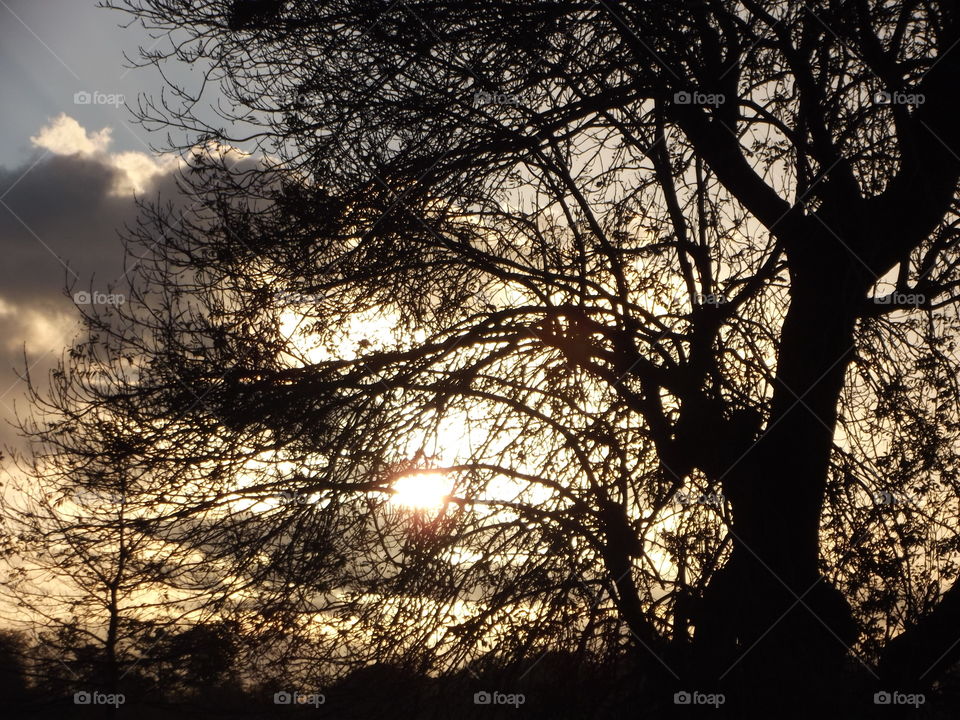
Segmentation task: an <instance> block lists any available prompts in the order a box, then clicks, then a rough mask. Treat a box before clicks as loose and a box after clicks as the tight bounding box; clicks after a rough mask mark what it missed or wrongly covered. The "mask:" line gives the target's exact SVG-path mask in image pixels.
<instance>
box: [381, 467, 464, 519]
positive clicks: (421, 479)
mask: <svg viewBox="0 0 960 720" xmlns="http://www.w3.org/2000/svg"><path fill="white" fill-rule="evenodd" d="M451 489H452V488H451V486H450V480H449V478H447V477H446V476H445V475H444V474H443V473H440V472H424V473H416V474H415V475H404V476H402V477H399V478H397V479H396V480H395V481H394V483H393V497H392V498H391V499H390V502H391V503H393V504H395V505H400V506H402V507H406V508H412V509H417V510H439V509H440V508H442V507H443V506H444V505H445V504H446V503H447V501H448V499H449V496H450V491H451Z"/></svg>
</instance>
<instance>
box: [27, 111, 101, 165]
mask: <svg viewBox="0 0 960 720" xmlns="http://www.w3.org/2000/svg"><path fill="white" fill-rule="evenodd" d="M112 132H113V131H112V130H111V129H110V128H103V130H100V131H98V132H95V133H92V134H88V133H87V131H86V130H85V129H84V128H83V126H81V125H80V123H78V122H77V121H76V120H74V119H73V118H72V117H70V116H69V115H66V114H65V113H60V115H58V116H57V117H55V118H54V119H53V121H52V122H50V124H48V125H45V126H44V127H43V128H41V129H40V133H39V134H38V135H36V136H35V137H32V138H30V142H31V143H33V144H34V146H36V147H39V148H43V149H44V150H49V151H50V152H52V153H53V154H54V155H76V154H80V155H97V154H99V153H104V152H106V151H107V148H108V147H109V146H110V142H111V141H112V138H111V137H110V136H111V134H112Z"/></svg>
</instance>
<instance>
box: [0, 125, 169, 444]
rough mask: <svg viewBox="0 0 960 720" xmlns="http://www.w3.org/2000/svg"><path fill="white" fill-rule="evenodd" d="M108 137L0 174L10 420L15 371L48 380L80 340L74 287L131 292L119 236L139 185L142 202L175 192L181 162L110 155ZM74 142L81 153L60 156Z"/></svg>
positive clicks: (0, 282)
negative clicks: (26, 371) (70, 289)
mask: <svg viewBox="0 0 960 720" xmlns="http://www.w3.org/2000/svg"><path fill="white" fill-rule="evenodd" d="M61 120H62V118H61ZM70 122H72V121H70ZM77 127H79V126H77ZM80 133H81V135H80V136H79V141H82V140H84V139H85V137H86V136H85V134H83V131H82V130H81V131H80ZM108 137H109V134H106V140H105V142H100V143H99V145H96V146H95V147H90V146H89V144H87V145H84V143H83V142H79V141H78V137H77V136H76V133H74V136H73V137H72V139H71V138H68V141H67V142H65V143H64V142H61V143H60V145H59V146H56V147H55V150H56V151H57V152H56V153H54V152H50V151H49V150H46V149H43V148H38V150H37V153H36V155H35V156H34V157H33V158H31V159H30V160H29V161H28V162H25V163H24V164H23V165H22V166H20V167H13V168H5V167H0V202H2V204H0V417H5V418H8V419H9V418H10V416H11V408H12V407H13V401H14V399H16V398H20V400H19V402H18V403H17V405H18V406H19V407H22V406H23V401H22V398H23V395H24V389H25V388H24V387H23V385H22V383H20V382H19V381H18V379H17V376H16V370H19V371H21V372H22V370H23V369H24V362H26V363H27V365H33V367H32V369H31V374H32V375H33V376H35V377H40V378H42V377H45V376H46V374H47V372H48V371H49V369H50V368H51V367H52V366H53V364H54V363H55V361H56V359H57V358H58V357H59V355H60V353H61V352H62V350H63V348H64V347H65V345H66V344H67V343H68V342H70V340H71V339H72V338H73V337H75V336H76V333H77V331H78V325H77V323H78V320H79V314H78V312H77V310H76V308H75V307H74V305H73V301H72V299H71V298H68V297H67V292H66V289H67V287H68V286H73V290H74V291H78V290H88V289H91V288H92V289H94V290H95V291H100V292H103V293H107V292H108V291H109V290H110V288H111V286H116V285H122V284H123V279H124V278H123V272H124V263H123V246H122V242H121V239H120V235H119V232H118V231H119V230H120V229H121V228H123V227H124V226H125V225H130V224H132V223H133V222H134V220H135V218H136V215H137V212H138V210H137V205H136V203H135V201H134V197H133V195H132V187H134V186H138V189H139V190H141V191H142V195H143V196H144V197H155V196H156V195H157V193H158V192H159V191H160V190H161V189H164V190H166V191H167V192H169V191H170V189H172V188H173V187H174V180H173V178H174V175H175V172H176V165H175V164H174V163H170V162H168V163H166V164H163V163H161V162H160V161H158V160H156V159H155V158H151V157H149V156H147V155H146V154H142V153H122V154H116V155H111V154H110V153H108V152H107V151H106V144H107V143H108V142H109V139H108ZM101 140H103V138H101ZM70 142H74V144H77V145H79V146H82V151H81V152H76V153H73V154H57V153H64V152H65V151H67V150H69V149H70V147H69V146H70ZM117 292H123V290H122V289H121V288H117ZM24 347H25V348H26V351H27V356H26V361H25V359H24V355H23V350H24ZM0 428H2V429H0V442H6V443H9V442H10V441H11V440H13V439H14V435H13V431H12V428H9V427H7V424H6V423H3V424H2V426H0Z"/></svg>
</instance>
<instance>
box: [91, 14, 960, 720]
mask: <svg viewBox="0 0 960 720" xmlns="http://www.w3.org/2000/svg"><path fill="white" fill-rule="evenodd" d="M113 4H115V5H120V6H123V7H124V8H125V9H126V10H128V11H129V12H131V13H133V14H134V15H135V16H136V17H137V18H139V19H140V20H141V21H142V22H143V23H144V24H146V25H147V26H148V27H151V28H153V29H154V30H158V31H170V32H171V33H172V34H171V39H175V42H172V43H171V44H170V46H169V49H167V50H163V49H162V48H161V49H155V50H153V51H151V52H149V53H147V54H146V56H145V59H146V61H147V62H148V63H155V64H157V65H161V64H162V63H163V62H165V61H166V60H170V59H172V60H182V61H189V62H193V63H200V66H203V67H204V68H205V77H206V78H207V79H212V80H216V81H218V82H217V83H216V85H217V86H218V87H219V92H220V93H222V96H221V100H222V101H221V102H220V103H219V104H220V109H221V111H222V112H223V113H224V114H225V115H226V118H227V120H228V121H229V125H228V126H227V127H225V128H221V127H213V126H211V125H209V124H208V123H206V122H204V119H203V113H201V112H200V111H195V108H198V107H200V106H201V105H202V103H201V102H200V99H198V98H197V97H195V95H194V94H193V93H191V92H190V91H189V90H187V89H185V88H180V89H175V90H176V91H175V93H174V98H179V99H180V100H182V101H183V102H182V103H177V102H174V103H169V104H163V103H161V104H155V103H152V102H149V101H146V102H145V103H144V104H143V107H142V114H143V118H142V119H143V121H144V122H147V123H150V122H154V123H157V124H159V125H160V126H163V127H166V128H168V129H182V130H186V131H188V134H189V135H190V142H191V143H196V144H195V145H192V147H193V148H194V150H193V155H192V156H193V159H194V161H195V165H194V170H193V172H192V174H191V179H192V180H191V181H192V183H193V185H192V191H193V194H194V197H195V199H196V204H195V205H194V207H193V208H192V209H191V212H190V213H188V214H187V216H186V217H184V218H178V219H177V221H176V222H173V221H172V220H171V218H169V217H168V215H167V214H165V213H164V211H163V207H162V206H156V207H154V208H153V209H152V210H149V211H148V212H147V213H146V215H145V218H144V223H143V225H142V226H140V227H139V228H137V229H135V231H134V233H133V235H134V237H133V241H134V243H141V244H142V247H141V248H140V249H141V251H143V250H146V249H149V248H153V254H152V255H151V256H150V257H149V258H148V259H146V260H144V265H143V267H142V269H141V271H140V274H139V280H138V282H139V283H140V288H141V289H140V295H139V297H140V299H141V301H140V302H139V303H133V304H132V305H131V306H130V307H126V308H121V309H119V311H118V317H112V318H109V319H101V318H96V317H92V318H90V322H91V326H92V327H93V328H95V329H96V330H97V331H98V333H99V334H98V339H99V340H100V342H101V343H103V344H106V345H107V346H108V347H110V348H111V351H110V352H111V356H112V357H114V358H121V359H122V358H123V357H125V356H130V357H133V358H135V359H134V360H131V362H135V363H137V366H138V369H139V372H138V373H137V377H136V380H129V379H126V378H124V377H122V376H121V374H120V373H116V374H115V380H116V382H115V383H114V384H113V385H111V386H110V387H109V388H106V389H103V388H96V387H88V388H87V390H88V391H89V392H88V393H87V395H86V396H85V397H84V400H85V402H87V403H92V404H95V405H96V404H104V405H111V404H114V405H116V404H122V405H123V407H124V411H125V412H127V413H129V417H130V419H131V421H130V425H129V427H135V428H139V429H140V430H139V432H140V433H146V434H148V435H149V436H150V437H157V438H161V439H160V440H158V441H157V447H158V448H159V449H158V450H157V451H156V452H155V453H154V461H155V462H156V463H157V464H158V465H161V464H162V465H167V466H170V467H181V468H193V469H194V470H196V469H197V468H200V467H205V468H210V467H213V468H216V469H217V474H216V475H211V474H210V473H207V474H206V478H207V482H206V484H205V485H204V487H205V488H206V489H207V491H208V492H209V493H211V494H213V495H215V496H223V494H224V493H226V494H229V493H233V492H240V493H241V494H244V493H247V494H248V495H249V496H250V497H251V498H253V499H254V500H257V501H259V499H260V498H263V497H270V496H271V493H272V496H273V497H276V495H277V493H279V492H293V493H295V494H296V497H300V498H308V500H307V501H306V502H302V503H299V504H297V503H287V504H282V503H281V504H280V505H271V506H269V507H268V510H269V512H266V513H265V514H263V515H261V516H259V517H258V519H257V520H256V521H251V522H250V523H248V526H257V527H260V528H261V530H262V538H261V540H262V541H263V542H264V543H266V545H267V546H268V547H269V546H270V543H271V542H272V541H273V540H274V539H276V538H277V537H278V535H277V534H276V533H280V534H281V535H283V536H284V537H285V538H286V539H289V538H290V537H296V539H297V542H298V543H303V544H304V547H306V548H308V549H309V548H313V547H315V548H316V552H307V553H306V554H305V555H303V556H298V559H297V560H296V561H294V559H293V558H291V556H290V555H288V554H285V553H283V552H279V553H275V554H268V556H269V559H266V558H262V557H261V559H262V560H263V561H264V563H265V564H264V566H263V567H264V572H263V573H261V574H260V575H257V577H259V578H260V579H261V580H262V582H259V583H257V584H256V585H257V587H258V588H259V589H260V591H261V592H263V593H264V595H263V596H262V598H261V600H260V601H261V602H266V598H267V597H271V598H274V599H279V596H278V594H277V593H276V590H277V588H279V587H283V588H284V589H285V591H287V592H286V594H281V595H282V598H283V599H284V602H283V603H280V602H279V601H278V602H277V603H275V604H271V605H270V607H271V608H274V607H276V608H280V607H283V608H284V609H285V610H286V611H287V612H288V616H287V620H289V621H291V622H297V621H298V620H295V619H296V618H299V622H301V623H302V620H303V618H304V617H307V618H314V622H315V618H316V613H324V615H323V617H324V618H326V622H328V624H329V627H333V628H335V629H336V631H337V634H338V642H342V639H343V635H346V634H347V628H349V629H350V631H351V632H354V633H355V634H356V635H357V636H359V637H361V638H362V640H363V642H359V641H358V642H357V643H356V644H354V645H350V646H349V650H350V653H351V654H350V656H349V659H350V660H352V661H354V662H358V663H362V662H363V661H364V660H365V657H366V656H365V655H364V653H373V655H374V656H375V657H378V658H381V659H383V660H384V661H389V660H390V659H391V658H393V657H394V656H402V657H403V658H405V660H406V661H407V662H412V663H413V664H415V665H417V669H423V668H425V667H450V666H456V665H458V664H460V665H462V664H463V663H466V662H468V661H469V660H470V659H471V658H472V657H476V656H477V654H478V653H479V652H481V646H482V645H483V644H484V643H490V642H498V643H500V645H501V649H502V650H503V651H505V652H507V653H508V654H512V655H514V656H515V657H528V656H532V657H535V656H536V654H537V653H538V652H542V651H544V650H546V649H549V648H551V647H557V646H566V647H571V646H572V647H577V648H580V649H582V650H583V651H584V652H591V653H599V654H602V653H604V652H613V653H617V652H621V651H623V649H624V648H625V647H627V646H632V647H633V648H634V650H635V652H636V653H637V654H638V656H639V657H643V658H644V659H645V670H644V674H645V675H646V676H647V677H648V678H652V679H653V680H654V681H655V682H654V686H655V687H658V688H660V689H662V690H663V691H667V690H669V691H673V690H675V689H678V688H684V687H685V688H688V689H692V688H693V687H696V688H698V689H700V690H703V691H713V690H715V689H718V688H719V689H722V690H723V691H724V692H726V693H727V695H728V698H729V704H728V705H727V707H728V708H729V709H730V711H731V712H734V713H736V716H737V717H748V716H754V715H756V716H760V715H766V714H767V713H769V712H770V711H771V709H772V708H775V707H778V706H779V705H780V704H781V703H782V702H783V698H785V697H786V698H790V701H789V704H790V707H789V708H788V709H786V710H780V714H782V715H784V716H785V717H794V716H795V717H807V716H809V714H810V713H812V712H815V711H817V710H823V709H824V707H825V706H829V707H831V708H832V709H836V707H837V703H841V702H847V701H849V702H850V703H866V704H869V703H870V701H871V698H870V697H868V696H867V693H868V691H867V690H864V691H863V694H859V693H860V690H857V691H854V690H852V689H850V685H849V684H848V685H847V686H846V687H847V689H846V691H845V690H844V687H843V686H841V685H840V684H839V683H838V678H840V677H844V676H843V675H842V673H840V669H841V668H842V667H843V665H844V663H845V661H847V660H848V659H849V657H850V652H851V651H850V648H851V647H854V646H855V645H856V644H857V643H858V638H859V636H860V635H861V634H864V640H863V641H862V642H860V644H859V645H857V649H861V650H865V651H867V652H869V653H872V655H873V657H872V658H868V659H867V660H866V661H865V662H866V663H867V666H868V667H867V670H869V671H870V672H873V673H876V672H877V671H875V670H874V669H873V668H872V667H870V661H871V659H872V660H878V661H880V665H879V668H880V670H879V675H878V677H877V685H876V688H879V689H885V690H915V691H921V690H929V688H930V687H931V686H932V684H933V683H934V682H935V681H936V679H937V677H939V676H940V675H941V674H942V673H943V672H944V671H945V670H946V669H947V668H948V667H949V666H950V665H951V664H952V663H953V662H954V661H955V660H956V659H957V658H958V656H960V643H957V642H956V637H955V633H952V632H945V629H946V628H948V627H952V626H955V624H956V619H957V617H958V615H960V604H958V602H957V598H958V597H960V595H958V591H957V590H955V589H952V586H951V584H952V583H953V582H954V581H955V579H956V575H957V570H956V563H955V558H954V556H955V553H956V549H957V548H956V545H957V539H956V528H957V518H956V512H955V511H954V510H953V505H952V504H951V503H952V501H953V500H955V498H956V496H957V490H958V487H957V477H956V456H955V446H956V439H957V438H956V435H957V431H958V424H957V405H956V401H957V387H956V380H955V378H956V375H957V362H956V358H955V357H954V356H953V347H954V337H955V335H954V334H955V332H956V324H957V323H956V321H957V318H956V302H955V300H956V298H955V290H956V287H957V276H956V265H957V260H956V247H957V233H956V227H957V218H956V214H955V211H956V189H957V181H958V178H960V157H958V154H957V153H958V150H957V148H960V138H958V133H960V128H958V126H957V125H956V123H955V122H954V119H955V117H956V114H957V110H958V100H957V96H956V93H955V92H954V90H953V84H954V81H955V79H956V77H957V70H958V63H960V55H958V54H957V53H956V52H951V51H952V50H953V48H954V46H955V44H956V43H958V42H960V24H958V17H957V11H956V8H955V7H954V6H953V5H952V4H950V3H938V2H929V3H917V2H910V1H909V0H904V1H903V2H885V3H875V4H869V3H865V2H859V1H857V0H849V1H847V2H831V3H827V4H825V5H824V6H823V7H820V6H818V7H816V8H814V7H811V6H808V5H807V4H806V3H800V2H778V3H761V2H755V1H753V0H744V1H743V2H736V3H735V2H720V1H718V0H706V1H705V2H691V3H669V4H663V3H652V2H623V3H617V4H615V5H614V4H612V3H605V2H601V3H593V2H590V3H578V2H563V3H558V2H550V1H547V0H545V1H544V2H534V3H530V2H525V3H513V2H500V3H492V4H491V3H489V2H483V3H481V2H473V1H468V2H458V3H443V2H429V3H428V2H420V1H419V0H410V1H409V2H403V3H399V4H393V5H390V4H386V3H375V2H368V1H366V0H342V1H340V2H310V3H308V2H293V1H291V2H284V3H273V4H270V7H269V8H266V7H263V8H261V7H259V5H260V4H258V7H257V8H256V9H255V10H256V12H254V9H252V8H251V7H250V5H252V4H250V5H247V6H246V8H245V9H242V7H241V4H240V3H234V2H225V1H220V0H193V1H187V2H176V3H171V2H167V1H165V0H124V1H123V2H116V3H113ZM247 10H249V11H250V12H251V13H253V15H255V16H256V17H255V18H254V19H251V20H249V21H247V20H244V21H242V22H241V21H238V18H239V17H240V14H242V12H246V11H247ZM238 13H239V14H238ZM244 17H246V16H244ZM251 17H252V16H251ZM210 85H211V84H205V86H204V87H205V88H206V87H210ZM201 99H202V98H201ZM243 142H252V143H253V144H254V145H256V147H257V149H259V150H260V151H262V153H263V157H264V162H263V163H262V164H260V165H258V166H256V167H250V166H247V168H246V170H244V171H243V172H231V171H229V170H228V169H226V168H225V167H223V164H222V162H221V159H222V158H219V157H218V156H217V154H216V152H217V148H220V149H221V150H222V149H223V148H225V147H229V146H230V145H231V144H234V145H239V144H242V143H243ZM158 233H161V234H160V235H158ZM158 239H162V242H159V243H158ZM294 325H295V326H297V327H298V328H303V329H304V330H305V332H304V333H299V334H294V335H291V333H290V327H291V326H294ZM95 346H96V343H91V344H90V345H88V346H87V347H86V348H85V349H79V350H78V360H77V362H78V363H80V364H81V365H82V364H83V363H84V362H88V363H89V362H92V360H91V358H92V357H94V356H95V352H96V350H95ZM161 427H162V428H164V432H163V433H160V432H159V431H158V429H159V428H161ZM451 427H459V428H461V429H463V430H466V431H467V432H466V433H461V435H462V437H460V438H459V439H458V438H456V437H455V436H456V434H457V433H456V432H455V431H451V429H450V428H451ZM451 439H453V441H451ZM424 472H434V473H436V472H442V473H444V474H443V477H446V478H448V479H449V481H450V483H451V489H450V497H449V498H448V502H447V504H446V505H445V506H444V507H443V509H442V510H441V511H439V512H438V513H437V514H436V515H435V516H429V514H428V513H426V512H425V511H422V510H421V511H417V512H413V513H410V512H406V513H404V512H395V511H393V510H391V509H390V508H391V504H390V503H389V502H388V499H389V496H390V494H391V489H392V488H393V487H394V483H395V481H396V479H397V478H398V477H399V476H402V475H407V476H410V475H414V476H415V475H416V474H417V473H424ZM211 478H214V480H215V481H213V482H211V480H210V479H211ZM678 492H679V493H681V495H678V494H677V493H678ZM207 498H208V496H207V495H203V494H201V497H199V498H198V499H195V500H194V501H193V503H192V504H193V506H194V507H195V508H196V509H198V510H199V509H200V508H203V507H205V505H204V503H205V502H207ZM904 498H910V499H913V498H918V500H917V501H916V502H908V503H905V502H903V499H904ZM190 504H191V503H185V504H184V507H183V508H182V509H181V510H180V512H182V513H189V512H190V508H189V507H188V506H189V505H190ZM247 509H249V506H248V508H247ZM228 511H229V508H228ZM293 517H297V518H301V519H308V520H309V522H308V523H307V524H305V525H304V526H302V527H301V528H300V529H299V530H298V531H296V533H295V534H294V535H293V536H291V535H289V534H288V533H290V532H294V531H293V530H291V528H293V527H295V526H293V525H290V524H289V523H290V521H291V518H293ZM271 528H275V529H276V530H275V531H271ZM331 537H339V538H341V539H342V540H341V542H339V543H331V542H330V538H331ZM311 543H312V544H311ZM334 548H336V550H334ZM258 557H259V556H258ZM334 558H336V561H333V559H334ZM266 568H272V570H273V571H275V574H274V575H270V574H269V573H268V572H267V570H266ZM291 571H293V572H291ZM304 571H306V572H307V574H308V575H309V578H310V579H309V581H304V580H303V579H302V575H301V574H300V573H301V572H304ZM311 571H312V572H311ZM291 588H296V591H297V592H296V593H295V594H294V595H292V596H291V594H290V593H289V590H290V589H291ZM291 598H292V599H291ZM370 598H380V599H381V600H382V602H379V603H373V602H371V601H370ZM278 611H279V610H278ZM302 626H303V627H309V626H310V623H309V622H307V623H306V624H302ZM901 631H902V632H901ZM895 633H899V636H898V637H897V639H895V640H893V641H890V642H886V640H888V639H889V638H890V637H891V636H892V635H894V634H895ZM318 642H320V641H318ZM321 645H322V642H321ZM340 647H341V648H342V647H343V646H342V644H341V646H340ZM321 654H323V653H321ZM325 658H326V661H329V660H330V655H329V653H327V654H326V655H325ZM339 660H340V661H341V662H346V661H347V658H345V657H344V656H343V655H341V656H339ZM872 689H874V688H870V691H872ZM844 694H846V696H847V697H846V698H844ZM654 696H656V697H660V698H661V699H662V700H663V701H664V702H665V703H669V702H670V701H669V698H668V696H667V695H666V693H665V692H664V694H663V695H662V696H658V695H656V691H654Z"/></svg>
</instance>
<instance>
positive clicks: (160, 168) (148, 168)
mask: <svg viewBox="0 0 960 720" xmlns="http://www.w3.org/2000/svg"><path fill="white" fill-rule="evenodd" d="M30 142H31V143H33V145H34V147H38V148H42V149H44V150H47V151H48V152H50V153H53V154H54V155H80V156H81V157H86V158H95V159H97V160H98V161H100V162H101V163H103V164H104V165H106V166H107V167H109V168H111V169H112V170H114V171H115V173H116V182H115V184H114V187H113V189H112V194H114V195H133V194H134V193H142V192H144V191H145V190H146V189H147V188H148V187H150V185H151V183H152V181H153V180H155V179H156V178H158V177H159V176H161V175H163V174H165V173H170V172H172V171H173V170H175V169H176V168H177V167H178V165H179V164H180V161H179V160H178V159H177V158H175V157H170V156H157V155H152V154H148V153H145V152H135V151H126V152H118V153H111V152H109V148H110V144H111V143H112V142H113V130H112V128H109V127H106V128H103V129H102V130H97V131H96V132H88V131H87V130H86V128H84V127H83V126H82V125H81V124H80V123H79V122H77V121H76V120H75V119H73V118H72V117H70V116H69V115H66V114H65V113H61V114H60V115H58V116H57V117H55V118H53V120H51V121H50V122H49V123H48V124H47V125H45V126H44V127H43V128H41V129H40V132H39V133H38V134H37V135H36V136H34V137H31V138H30Z"/></svg>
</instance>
